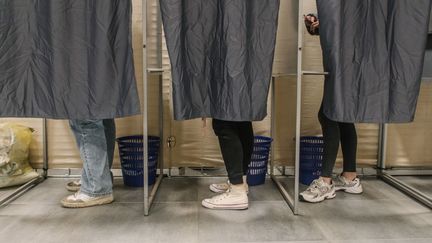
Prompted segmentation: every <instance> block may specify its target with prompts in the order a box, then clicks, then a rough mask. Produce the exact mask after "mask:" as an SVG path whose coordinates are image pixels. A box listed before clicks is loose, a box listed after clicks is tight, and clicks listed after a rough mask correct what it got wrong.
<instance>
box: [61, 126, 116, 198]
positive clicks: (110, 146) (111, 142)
mask: <svg viewBox="0 0 432 243" xmlns="http://www.w3.org/2000/svg"><path fill="white" fill-rule="evenodd" d="M103 125H104V131H105V138H106V144H107V155H108V164H109V168H110V169H111V168H112V164H113V158H114V148H115V138H116V127H115V122H114V119H105V120H103ZM77 145H78V148H80V147H81V145H80V140H77ZM83 173H85V171H84V170H83V171H82V172H81V175H83ZM110 174H111V178H113V174H112V172H111V171H110ZM80 188H81V178H80V179H79V180H73V181H71V182H69V183H68V184H67V185H66V189H67V190H68V191H71V192H77V191H79V189H80Z"/></svg>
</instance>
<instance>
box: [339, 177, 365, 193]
mask: <svg viewBox="0 0 432 243" xmlns="http://www.w3.org/2000/svg"><path fill="white" fill-rule="evenodd" d="M333 184H334V185H335V190H336V191H345V192H347V193H352V194H360V193H362V192H363V186H362V185H361V183H360V179H359V178H355V179H354V180H352V181H348V180H347V179H346V178H345V177H343V176H342V175H338V176H337V177H336V178H334V179H333Z"/></svg>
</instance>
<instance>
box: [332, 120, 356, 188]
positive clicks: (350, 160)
mask: <svg viewBox="0 0 432 243" xmlns="http://www.w3.org/2000/svg"><path fill="white" fill-rule="evenodd" d="M339 129H340V135H341V146H342V153H343V158H344V163H343V173H342V175H339V176H337V177H336V178H335V179H334V181H333V182H334V185H335V190H336V191H340V190H343V191H345V192H348V193H353V194H360V193H362V192H363V187H362V185H361V183H360V179H359V178H357V168H356V164H357V163H356V156H357V132H356V129H355V125H354V124H352V123H339Z"/></svg>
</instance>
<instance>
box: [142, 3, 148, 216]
mask: <svg viewBox="0 0 432 243" xmlns="http://www.w3.org/2000/svg"><path fill="white" fill-rule="evenodd" d="M142 35H143V38H142V42H143V54H142V55H143V56H142V59H143V62H142V63H143V67H142V70H143V71H142V73H143V74H142V75H143V77H142V78H143V105H142V106H143V107H142V113H143V163H144V165H143V172H144V176H143V177H144V215H145V216H148V215H149V211H150V200H149V181H148V109H147V108H148V99H147V95H148V77H147V67H148V66H147V0H142Z"/></svg>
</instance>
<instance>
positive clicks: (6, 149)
mask: <svg viewBox="0 0 432 243" xmlns="http://www.w3.org/2000/svg"><path fill="white" fill-rule="evenodd" d="M32 135H33V129H31V128H28V127H25V126H21V125H18V124H12V123H1V124H0V188H4V187H10V186H17V185H22V184H25V183H26V182H28V181H30V180H32V179H34V178H36V177H38V176H39V174H38V173H37V172H35V171H34V169H33V168H32V167H31V166H30V163H29V151H30V143H31V141H32Z"/></svg>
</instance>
